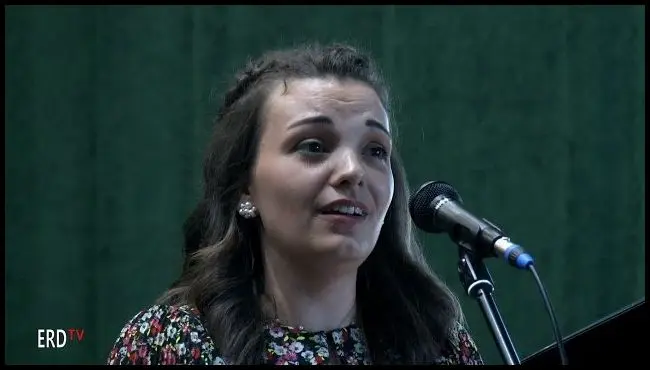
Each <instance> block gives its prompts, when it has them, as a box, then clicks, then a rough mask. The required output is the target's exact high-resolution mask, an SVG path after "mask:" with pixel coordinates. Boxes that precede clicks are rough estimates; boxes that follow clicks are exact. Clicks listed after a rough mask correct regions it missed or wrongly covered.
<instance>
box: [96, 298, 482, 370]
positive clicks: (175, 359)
mask: <svg viewBox="0 0 650 370" xmlns="http://www.w3.org/2000/svg"><path fill="white" fill-rule="evenodd" d="M265 341H266V343H267V346H266V350H265V352H264V353H263V358H264V360H265V362H266V363H267V364H271V365H320V364H328V363H331V362H332V361H331V360H334V361H335V362H336V363H340V364H344V365H369V364H370V363H371V361H370V358H369V357H368V354H367V351H366V341H365V338H364V335H363V332H362V331H361V329H360V328H358V327H356V326H355V325H349V326H346V327H344V328H340V329H335V330H330V331H320V332H309V331H306V330H304V329H302V328H294V327H290V326H285V325H282V324H280V323H279V322H277V321H276V322H273V323H270V324H268V325H267V326H266V328H265ZM451 344H452V346H451V347H450V351H449V353H447V354H445V355H444V356H442V357H441V358H440V360H439V361H438V364H449V365H481V364H483V362H482V360H481V357H480V355H479V353H478V351H477V349H476V346H475V345H474V343H473V341H472V339H471V338H470V336H469V334H468V333H467V331H466V330H464V329H463V328H462V327H460V326H459V327H458V328H457V329H456V330H455V331H454V333H453V336H452V338H451ZM333 355H334V356H336V358H334V359H332V358H330V357H331V356H333ZM108 364H109V365H126V364H133V365H174V364H186V365H191V364H194V365H226V364H229V362H228V360H227V359H224V358H223V357H221V356H220V354H219V353H218V351H217V348H215V345H214V342H213V341H212V339H211V338H210V336H209V335H208V333H207V331H206V329H205V327H204V326H203V323H202V322H201V319H200V315H199V312H198V311H197V310H196V309H193V308H190V307H189V306H167V305H156V306H152V307H150V308H148V309H146V310H143V311H141V312H139V313H138V314H137V315H135V316H134V317H133V318H132V319H131V320H130V321H129V322H128V323H127V324H126V325H125V326H124V328H123V329H122V331H121V332H120V335H119V337H118V338H117V340H116V342H115V344H114V346H113V348H112V349H111V351H110V354H109V356H108Z"/></svg>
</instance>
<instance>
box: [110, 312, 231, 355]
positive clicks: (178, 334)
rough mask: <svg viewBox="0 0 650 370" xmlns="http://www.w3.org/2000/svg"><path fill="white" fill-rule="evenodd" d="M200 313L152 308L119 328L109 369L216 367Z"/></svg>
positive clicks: (111, 352)
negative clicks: (132, 367) (117, 366)
mask: <svg viewBox="0 0 650 370" xmlns="http://www.w3.org/2000/svg"><path fill="white" fill-rule="evenodd" d="M215 352H216V350H215V346H214V342H213V341H212V339H211V338H210V335H209V334H208V332H207V330H206V329H205V327H204V325H203V322H202V321H201V315H200V313H199V311H198V310H197V309H195V308H192V307H190V306H187V305H178V306H176V305H154V306H151V307H148V308H146V309H144V310H141V311H140V312H138V313H137V314H136V315H135V316H133V318H131V320H129V321H128V322H127V323H126V325H124V327H123V328H122V331H121V332H120V334H119V336H118V338H117V340H116V341H115V343H114V345H113V348H112V349H111V351H110V354H109V356H108V364H109V365H125V364H133V365H156V364H159V365H163V364H165V365H166V364H205V365H210V364H218V363H219V362H220V361H221V359H220V358H219V357H218V356H217V355H216V354H215Z"/></svg>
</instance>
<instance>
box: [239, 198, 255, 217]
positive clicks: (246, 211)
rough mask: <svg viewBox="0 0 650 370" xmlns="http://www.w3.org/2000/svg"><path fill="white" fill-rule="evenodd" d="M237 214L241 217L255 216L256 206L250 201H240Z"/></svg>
mask: <svg viewBox="0 0 650 370" xmlns="http://www.w3.org/2000/svg"><path fill="white" fill-rule="evenodd" d="M239 215H240V216H242V217H243V218H247V219H250V218H253V217H255V216H257V208H255V206H254V205H253V203H251V202H250V201H248V200H247V201H242V202H240V203H239Z"/></svg>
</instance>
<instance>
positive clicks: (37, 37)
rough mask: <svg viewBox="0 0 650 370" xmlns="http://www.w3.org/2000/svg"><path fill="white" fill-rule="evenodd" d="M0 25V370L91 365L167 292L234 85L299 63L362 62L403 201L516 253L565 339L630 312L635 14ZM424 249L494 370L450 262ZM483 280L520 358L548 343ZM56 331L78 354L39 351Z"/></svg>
mask: <svg viewBox="0 0 650 370" xmlns="http://www.w3.org/2000/svg"><path fill="white" fill-rule="evenodd" d="M5 22H6V23H5V78H6V80H5V154H6V157H5V185H6V188H5V217H6V218H5V229H6V234H5V243H6V252H5V256H6V259H5V279H6V282H5V287H6V291H5V325H6V326H5V327H6V328H5V352H6V353H5V355H6V361H7V362H8V363H40V364H44V363H69V364H73V363H76V364H82V363H90V364H92V363H95V364H96V363H103V362H104V361H105V359H106V356H107V353H108V350H109V348H110V347H111V345H112V343H113V340H114V339H115V338H116V337H117V335H118V334H119V332H120V329H121V327H122V325H123V324H124V323H125V322H126V321H127V320H128V319H130V318H131V317H132V315H133V314H135V313H136V312H137V311H138V310H139V309H141V308H144V307H146V306H148V305H149V304H151V303H152V300H153V299H154V298H155V297H156V296H158V295H159V294H160V293H161V292H162V291H163V290H164V289H165V288H166V287H167V286H168V284H169V283H170V282H171V281H172V279H173V278H174V277H176V275H177V274H178V272H179V270H180V265H181V224H182V222H183V220H184V218H185V217H186V216H187V214H188V212H189V211H190V210H191V208H192V207H193V205H194V202H195V201H196V199H197V197H198V196H199V194H200V189H201V184H200V171H201V156H202V153H203V150H204V148H205V144H206V142H207V133H208V132H209V129H210V125H211V117H212V116H213V114H214V112H215V109H216V105H217V103H218V102H219V97H220V94H221V93H222V92H223V90H224V88H225V86H226V84H227V83H228V82H229V81H230V80H231V78H232V75H233V72H234V71H235V70H236V69H237V68H239V67H240V66H241V65H242V64H243V62H245V61H246V60H247V58H249V57H254V56H257V55H258V54H259V53H260V52H262V51H263V50H267V49H270V48H275V47H285V46H291V45H294V44H296V43H299V42H304V41H320V42H328V41H350V42H354V43H356V44H357V45H360V46H362V47H364V48H366V49H368V50H370V51H371V52H372V53H373V54H374V55H375V56H376V57H377V59H378V60H379V62H380V64H381V65H382V67H383V69H384V71H385V74H386V76H387V78H388V80H389V81H390V84H391V87H392V93H393V97H394V98H395V110H394V117H395V124H396V125H398V126H399V131H400V140H399V141H400V145H401V151H402V153H403V157H404V161H405V163H406V167H407V170H408V173H409V181H410V183H411V186H412V187H413V188H415V187H417V186H419V185H420V184H421V183H423V182H424V181H428V180H446V181H448V182H450V183H452V184H453V185H454V186H455V187H456V188H457V189H458V190H459V192H460V193H461V195H462V196H463V198H464V201H465V204H466V205H467V206H468V207H469V208H470V209H471V210H473V211H474V212H476V213H477V214H479V215H482V216H484V217H486V218H488V219H490V220H491V221H493V222H495V223H497V224H499V225H500V226H502V227H503V228H504V229H505V230H506V231H507V232H508V233H509V234H510V235H511V236H512V237H513V238H514V239H516V240H517V241H518V242H519V243H521V244H523V245H524V246H525V247H526V248H527V249H528V250H529V251H530V252H531V253H532V254H533V255H534V256H535V257H536V261H537V266H538V270H539V272H540V275H541V277H542V279H543V281H544V282H545V284H546V286H547V289H548V290H549V293H550V297H551V299H552V301H553V303H554V305H555V309H556V311H557V315H558V320H559V323H560V325H561V328H562V331H563V333H564V334H565V335H568V334H570V333H571V332H573V331H576V330H578V329H580V328H582V327H584V326H586V325H588V324H590V323H592V322H594V321H596V320H598V319H600V318H602V317H604V316H606V315H607V314H609V313H611V312H613V311H615V310H618V309H619V308H621V307H623V306H625V305H628V304H630V303H632V302H634V301H636V300H638V299H641V298H643V297H644V295H645V262H644V261H645V231H644V225H645V224H644V222H645V216H644V215H645V209H644V207H645V194H644V188H645V180H644V176H645V173H644V168H645V162H644V147H645V141H644V134H645V128H644V124H645V113H644V108H645V106H644V104H645V84H644V81H645V69H644V65H645V56H644V55H645V36H644V35H645V16H644V8H643V7H642V6H636V7H634V6H589V7H587V6H555V7H551V6H462V7H461V6H435V7H415V6H410V7H407V6H404V7H395V6H385V7H378V6H367V7H362V6H346V7H320V6H295V7H286V6H241V7H236V6H228V7H218V6H216V7H190V6H151V7H145V6H113V7H108V6H56V7H55V6H49V7H44V6H38V7H37V6H9V7H5ZM420 236H421V238H422V240H423V242H424V244H425V246H426V248H427V255H428V258H429V261H430V263H431V265H432V266H433V267H434V268H435V269H436V270H437V271H438V272H439V273H440V274H441V275H442V276H443V277H444V279H445V280H446V281H447V282H448V283H449V285H450V286H451V287H452V288H453V289H454V291H455V292H456V293H457V294H458V295H459V296H460V298H461V302H462V303H463V305H464V309H465V313H466V315H467V318H468V322H469V324H470V329H471V330H472V332H473V334H474V336H475V339H476V341H477V342H478V345H479V347H480V349H481V351H482V353H483V355H484V357H485V359H486V360H487V362H488V363H493V364H498V363H500V362H501V359H500V357H499V355H498V351H497V350H496V347H495V345H494V342H493V340H492V338H491V336H490V332H489V330H488V328H487V325H486V323H485V321H484V320H483V317H482V316H481V312H480V310H479V307H478V305H477V304H476V302H474V301H473V300H471V299H469V298H467V297H466V296H465V295H464V293H463V290H462V288H461V286H460V283H459V279H458V276H457V272H456V263H457V254H456V249H455V247H454V245H453V244H452V243H451V241H449V240H448V239H447V238H446V237H444V236H442V235H420ZM488 267H489V268H490V270H491V271H492V274H493V278H494V280H495V288H496V292H495V298H496V300H497V303H498V304H499V307H500V309H501V313H502V315H503V317H504V319H505V322H506V324H507V326H508V329H509V331H510V334H511V337H512V339H513V341H514V343H515V346H516V348H517V350H518V352H519V354H520V356H521V358H524V357H525V356H527V355H529V354H531V353H533V352H535V351H536V350H538V349H540V348H541V347H543V346H545V345H547V344H549V343H551V341H552V340H553V337H552V331H551V327H550V321H549V319H548V316H547V314H546V312H545V311H544V309H543V302H542V300H541V298H540V295H539V293H538V291H537V288H536V286H535V284H534V280H533V278H532V276H531V275H530V274H528V273H524V272H521V271H517V270H514V269H513V268H510V267H508V266H506V265H505V264H504V263H503V262H502V261H499V260H493V261H492V260H490V261H488ZM56 328H63V329H67V328H80V329H84V332H85V337H84V340H83V341H82V342H81V343H69V344H68V345H67V346H66V347H65V348H63V349H58V350H57V349H39V348H37V329H56Z"/></svg>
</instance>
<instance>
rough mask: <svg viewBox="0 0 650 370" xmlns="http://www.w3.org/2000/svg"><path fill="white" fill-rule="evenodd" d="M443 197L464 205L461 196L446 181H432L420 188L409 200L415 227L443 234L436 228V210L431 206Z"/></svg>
mask: <svg viewBox="0 0 650 370" xmlns="http://www.w3.org/2000/svg"><path fill="white" fill-rule="evenodd" d="M440 195H443V196H445V197H447V198H449V199H450V200H453V201H455V202H458V203H460V204H462V203H463V200H462V199H461V197H460V194H458V192H457V191H456V189H454V187H453V186H451V185H449V184H448V183H446V182H444V181H430V182H427V183H425V184H424V185H422V186H420V188H419V189H418V190H417V191H416V192H415V193H414V194H413V195H411V198H410V199H409V213H410V214H411V219H412V220H413V223H414V224H415V226H417V227H418V228H419V229H422V230H424V231H427V232H430V233H440V232H443V230H442V229H440V228H437V227H436V226H435V219H434V209H433V207H432V205H431V202H433V200H434V199H436V197H438V196H440Z"/></svg>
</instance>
